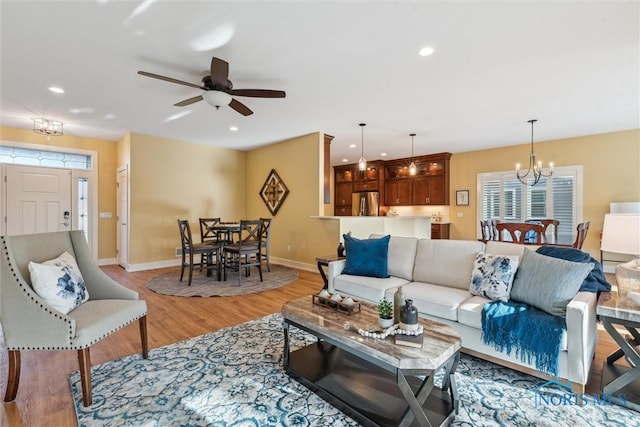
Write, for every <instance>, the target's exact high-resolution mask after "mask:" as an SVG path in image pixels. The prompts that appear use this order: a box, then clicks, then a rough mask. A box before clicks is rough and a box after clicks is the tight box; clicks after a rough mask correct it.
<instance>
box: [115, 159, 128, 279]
mask: <svg viewBox="0 0 640 427" xmlns="http://www.w3.org/2000/svg"><path fill="white" fill-rule="evenodd" d="M116 192H117V206H116V220H117V224H118V232H117V239H116V240H117V241H116V246H117V248H116V254H117V255H116V256H117V263H118V265H120V266H122V267H123V268H124V269H125V270H128V269H129V170H128V169H127V167H126V166H124V167H122V168H120V169H118V174H117V177H116Z"/></svg>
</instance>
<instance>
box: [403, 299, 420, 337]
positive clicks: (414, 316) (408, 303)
mask: <svg viewBox="0 0 640 427" xmlns="http://www.w3.org/2000/svg"><path fill="white" fill-rule="evenodd" d="M400 329H404V330H405V331H415V330H417V329H418V309H417V308H416V307H415V306H414V305H413V300H412V299H407V300H405V305H403V306H402V307H401V308H400Z"/></svg>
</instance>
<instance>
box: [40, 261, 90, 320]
mask: <svg viewBox="0 0 640 427" xmlns="http://www.w3.org/2000/svg"><path fill="white" fill-rule="evenodd" d="M29 273H31V284H32V285H33V290H34V291H36V293H37V294H38V295H39V296H40V298H42V299H44V300H45V301H46V302H47V304H48V305H50V306H51V307H52V308H55V309H56V310H58V311H61V312H62V313H64V314H67V313H69V312H70V311H71V310H73V309H74V308H76V307H77V306H79V305H80V304H82V303H83V302H85V301H86V300H88V299H89V293H88V292H87V287H86V286H85V284H84V279H83V278H82V274H80V269H79V268H78V264H76V260H75V259H74V258H73V256H71V254H69V253H68V252H64V253H63V254H62V255H60V256H59V257H58V258H55V259H50V260H49V261H45V262H43V263H42V264H38V263H35V262H33V261H32V262H30V263H29Z"/></svg>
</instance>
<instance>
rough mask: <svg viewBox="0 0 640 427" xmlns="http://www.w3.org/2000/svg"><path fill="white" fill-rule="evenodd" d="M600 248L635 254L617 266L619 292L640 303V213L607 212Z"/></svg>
mask: <svg viewBox="0 0 640 427" xmlns="http://www.w3.org/2000/svg"><path fill="white" fill-rule="evenodd" d="M600 250H601V251H605V252H614V253H618V254H630V255H635V256H636V259H634V260H631V261H629V262H625V263H623V264H618V266H616V281H617V282H618V294H619V295H620V296H621V297H627V296H629V297H631V298H632V299H633V300H634V301H635V302H637V303H639V304H640V258H639V257H640V214H606V215H605V216H604V227H603V229H602V242H601V243H600Z"/></svg>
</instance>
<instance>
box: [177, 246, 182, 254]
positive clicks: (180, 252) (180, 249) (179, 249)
mask: <svg viewBox="0 0 640 427" xmlns="http://www.w3.org/2000/svg"><path fill="white" fill-rule="evenodd" d="M176 256H182V248H176Z"/></svg>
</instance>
